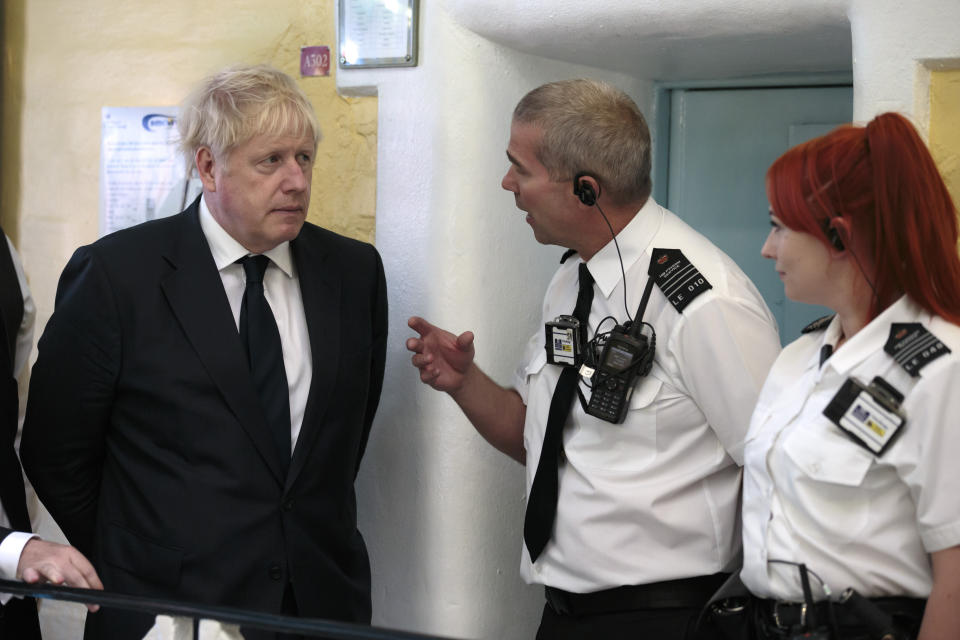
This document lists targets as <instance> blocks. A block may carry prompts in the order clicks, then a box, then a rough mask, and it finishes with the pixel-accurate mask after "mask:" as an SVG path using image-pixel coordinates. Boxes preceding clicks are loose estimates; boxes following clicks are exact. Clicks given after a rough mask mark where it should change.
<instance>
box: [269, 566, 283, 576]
mask: <svg viewBox="0 0 960 640" xmlns="http://www.w3.org/2000/svg"><path fill="white" fill-rule="evenodd" d="M267 573H268V574H269V575H270V579H271V580H280V578H282V577H283V571H282V570H281V569H280V565H278V564H273V565H270V569H269V571H268V572H267Z"/></svg>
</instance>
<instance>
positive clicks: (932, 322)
mask: <svg viewBox="0 0 960 640" xmlns="http://www.w3.org/2000/svg"><path fill="white" fill-rule="evenodd" d="M891 323H920V324H921V325H923V326H924V327H925V328H926V329H927V330H929V332H930V333H932V334H933V335H934V336H935V337H936V338H937V339H939V340H940V341H941V342H942V343H943V344H945V345H946V346H947V347H948V348H949V349H950V350H951V351H952V353H949V354H946V355H941V356H940V357H939V358H937V359H935V360H932V361H930V362H929V363H928V364H926V365H925V366H924V367H923V368H922V369H920V371H919V374H920V375H919V377H916V378H915V377H911V376H910V374H909V373H907V371H906V370H905V369H904V368H903V367H902V366H901V365H900V364H898V363H897V362H896V361H895V360H894V359H893V358H892V357H891V356H890V355H889V354H888V353H886V352H885V351H884V345H885V344H886V343H887V340H888V339H889V338H890V336H891ZM839 335H840V325H839V320H838V319H837V318H834V319H833V321H832V322H831V324H830V325H829V326H828V327H827V329H826V330H825V331H819V332H814V333H809V334H806V335H803V336H801V337H800V338H799V339H798V340H796V341H795V342H793V343H792V344H790V345H789V346H788V347H787V348H786V349H784V351H783V354H782V355H781V356H780V358H779V359H778V360H777V362H776V364H775V365H774V367H773V369H772V370H771V372H770V377H769V379H768V380H767V382H766V384H765V385H764V388H763V391H762V392H761V395H760V399H759V401H758V403H757V409H756V411H755V413H754V415H753V420H752V422H751V425H750V433H749V435H748V439H747V445H746V466H745V471H744V489H743V493H744V495H743V502H744V510H743V528H744V532H743V546H744V567H743V572H742V579H743V582H744V584H746V586H747V587H748V588H749V589H750V591H751V592H752V593H754V594H755V595H758V596H761V597H767V598H777V599H782V600H791V601H800V600H802V591H801V587H800V582H799V575H798V572H797V569H796V567H794V566H790V565H785V564H780V563H771V562H769V561H770V560H771V559H774V560H787V561H792V562H803V563H805V564H806V565H807V567H808V568H809V569H810V570H812V571H813V572H815V573H816V574H817V575H819V576H820V577H821V578H822V579H823V580H824V581H825V582H826V584H827V585H828V586H829V587H830V589H831V590H832V591H833V592H834V593H835V594H839V593H840V592H842V591H843V590H844V589H846V588H847V587H853V588H855V589H856V590H857V591H858V592H860V594H861V595H864V596H868V597H880V596H893V595H897V596H910V597H927V596H928V595H929V593H930V588H931V584H932V582H931V570H930V561H929V558H928V556H927V554H928V553H930V552H933V551H938V550H940V549H945V548H948V547H952V546H954V545H957V544H960V501H958V500H957V490H958V489H960V464H958V462H957V461H958V459H960V429H958V428H957V419H958V416H960V393H958V391H960V387H958V381H960V327H957V326H956V325H953V324H950V323H948V322H946V321H945V320H943V319H942V318H939V317H936V316H931V314H929V313H927V312H925V311H923V310H922V309H920V308H919V307H918V306H916V305H915V304H914V303H913V302H912V301H910V300H909V299H907V298H906V297H904V298H901V299H900V300H899V301H898V302H896V303H895V304H893V305H892V306H890V307H889V308H888V309H886V310H885V311H884V312H883V313H882V314H881V315H880V316H879V317H877V318H876V319H875V320H873V322H871V323H870V324H868V325H867V326H866V327H864V328H863V329H862V330H861V331H859V332H858V333H857V334H856V335H854V336H853V337H852V338H850V339H849V340H848V341H847V342H846V343H844V344H843V345H842V347H841V348H840V349H839V350H838V351H837V352H836V353H834V354H833V355H832V356H831V357H830V358H829V359H828V360H826V362H824V364H823V366H822V367H821V366H819V363H820V350H821V348H822V346H823V345H824V344H830V345H835V344H836V342H837V340H838V338H839ZM875 376H880V377H882V378H883V379H884V380H886V381H887V382H888V383H890V384H891V385H892V386H893V387H894V388H896V389H897V390H898V391H899V392H900V393H902V394H903V395H904V396H905V400H904V402H903V405H902V406H903V409H904V411H905V412H906V424H905V426H904V427H902V430H901V432H900V433H899V435H898V436H897V438H898V439H896V440H894V441H893V442H892V444H890V446H889V448H888V449H887V450H886V451H884V452H883V454H882V455H881V456H879V457H878V456H876V455H873V454H872V453H871V452H870V451H868V450H867V449H866V448H864V447H863V446H861V445H859V444H857V443H856V442H854V441H853V440H852V439H850V438H848V437H847V436H846V434H845V433H844V432H843V431H841V430H840V428H839V427H837V426H836V425H835V424H834V423H833V422H832V421H830V419H829V418H827V417H826V416H824V415H823V409H824V407H826V406H827V404H828V403H829V402H830V400H831V399H832V398H833V397H834V395H836V393H837V391H838V389H839V388H840V386H841V385H842V384H843V383H844V381H846V380H847V378H849V377H855V378H857V379H859V380H860V381H861V382H862V383H863V384H869V383H870V382H871V381H872V380H873V378H874V377H875ZM810 582H811V586H812V587H813V588H814V591H815V596H817V597H822V590H821V589H820V586H819V584H818V583H817V580H816V579H814V578H811V580H810Z"/></svg>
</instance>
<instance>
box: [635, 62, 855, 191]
mask: <svg viewBox="0 0 960 640" xmlns="http://www.w3.org/2000/svg"><path fill="white" fill-rule="evenodd" d="M780 87H783V88H787V87H853V71H831V72H823V73H804V74H775V75H764V76H752V77H747V78H729V79H724V80H680V81H670V82H655V83H654V85H653V118H652V123H653V130H652V131H651V134H652V138H653V142H652V148H651V153H652V154H653V166H652V170H651V178H652V179H653V198H654V200H656V201H657V202H658V203H660V204H661V205H663V206H667V198H668V197H669V195H670V194H669V191H668V190H669V184H670V183H669V178H670V114H671V107H672V103H673V95H674V92H675V91H685V90H688V89H758V88H780ZM854 101H856V92H854Z"/></svg>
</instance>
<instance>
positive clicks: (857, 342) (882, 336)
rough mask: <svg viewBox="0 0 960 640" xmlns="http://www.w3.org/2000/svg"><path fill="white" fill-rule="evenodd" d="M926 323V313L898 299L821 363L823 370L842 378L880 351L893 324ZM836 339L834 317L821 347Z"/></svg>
mask: <svg viewBox="0 0 960 640" xmlns="http://www.w3.org/2000/svg"><path fill="white" fill-rule="evenodd" d="M929 321H930V314H929V313H927V312H925V311H924V310H923V309H921V308H920V307H918V306H917V305H916V304H915V303H914V302H913V301H912V300H910V298H908V297H907V296H906V295H904V296H901V297H900V299H899V300H897V301H896V302H894V303H893V304H892V305H890V306H889V307H887V308H886V309H884V310H883V312H882V313H881V314H880V315H879V316H877V317H876V318H874V319H873V320H872V321H871V322H869V323H868V324H867V326H865V327H864V328H863V329H861V330H860V331H858V332H857V334H856V335H855V336H853V337H852V338H850V339H849V340H847V341H846V342H845V343H844V344H843V347H842V348H841V349H839V350H837V352H836V353H834V354H833V355H832V356H831V357H830V359H829V360H827V361H826V362H825V363H824V367H827V366H830V367H832V368H833V369H834V370H835V371H836V372H838V373H840V374H846V373H847V372H848V371H850V370H851V369H853V368H854V367H855V366H857V365H859V364H860V363H861V362H863V361H864V360H866V359H867V358H869V357H870V356H872V355H873V354H875V353H877V352H878V351H882V350H883V347H884V345H885V344H886V343H887V340H888V339H889V338H890V325H891V324H893V323H894V322H921V323H925V324H927V323H929ZM831 336H832V338H831ZM839 338H840V319H839V318H838V317H834V319H833V321H832V322H831V323H830V326H829V327H827V332H826V335H825V337H824V343H826V342H827V341H828V340H829V339H832V342H831V344H836V343H837V340H838V339H839Z"/></svg>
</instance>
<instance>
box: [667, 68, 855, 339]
mask: <svg viewBox="0 0 960 640" xmlns="http://www.w3.org/2000/svg"><path fill="white" fill-rule="evenodd" d="M671 94H672V95H671V99H670V129H669V131H670V141H669V145H667V146H668V147H669V158H668V163H667V167H668V169H667V171H668V174H667V194H666V199H665V201H666V206H667V208H669V209H670V210H671V211H673V212H674V213H676V214H677V215H679V216H680V217H682V218H683V219H684V220H686V221H687V222H688V223H689V224H690V225H692V226H693V227H694V228H696V229H697V230H699V231H700V232H701V233H703V234H704V235H706V236H707V237H708V238H710V239H711V240H712V241H713V242H714V243H715V244H716V245H717V246H718V247H720V248H721V249H722V250H723V251H724V252H726V253H727V255H729V256H730V257H731V258H733V259H734V260H735V261H736V262H737V264H739V265H740V267H741V268H742V269H743V270H744V271H745V272H746V274H747V275H748V276H749V277H750V279H751V280H753V282H754V283H755V284H756V285H757V288H758V289H759V290H760V293H761V294H763V297H764V299H766V301H767V305H768V306H769V307H770V310H771V311H772V312H773V315H774V317H775V318H776V319H777V323H778V324H779V326H780V339H781V340H782V341H783V343H784V344H787V343H788V342H791V341H792V340H794V339H796V338H797V336H799V335H800V330H801V329H802V328H803V327H804V326H806V325H807V324H808V323H809V322H811V321H812V320H814V319H816V318H819V317H820V316H823V315H826V314H828V313H830V310H829V309H826V308H824V307H815V306H812V305H806V304H801V303H797V302H793V301H791V300H787V299H786V297H785V296H784V294H783V283H781V282H780V278H779V277H778V276H777V274H776V272H775V271H774V268H773V263H772V262H771V261H770V260H766V259H764V258H762V257H761V256H760V247H761V246H762V244H763V241H764V239H765V238H766V235H767V232H768V231H769V230H770V224H769V215H768V208H767V207H768V204H767V196H766V191H765V190H764V176H765V175H766V171H767V168H768V167H769V166H770V164H771V163H772V162H773V161H774V160H775V159H776V158H777V157H778V156H779V155H780V154H782V153H783V152H784V151H786V150H787V149H788V148H790V147H791V146H793V145H796V144H799V143H800V142H803V141H805V140H808V139H810V138H813V137H816V136H818V135H822V134H824V133H826V132H828V131H830V130H831V129H833V128H834V127H835V126H837V125H838V124H841V123H845V122H849V121H850V120H851V118H852V117H853V90H852V88H851V87H850V86H826V87H763V88H746V89H726V88H724V89H675V90H673V91H672V92H671ZM661 148H663V147H662V146H661ZM657 193H658V194H660V196H659V197H660V200H661V201H663V200H664V198H663V189H662V186H661V187H660V188H659V189H658V190H657Z"/></svg>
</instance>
